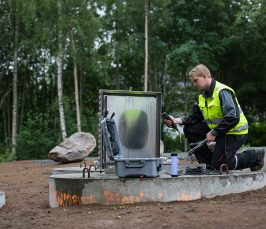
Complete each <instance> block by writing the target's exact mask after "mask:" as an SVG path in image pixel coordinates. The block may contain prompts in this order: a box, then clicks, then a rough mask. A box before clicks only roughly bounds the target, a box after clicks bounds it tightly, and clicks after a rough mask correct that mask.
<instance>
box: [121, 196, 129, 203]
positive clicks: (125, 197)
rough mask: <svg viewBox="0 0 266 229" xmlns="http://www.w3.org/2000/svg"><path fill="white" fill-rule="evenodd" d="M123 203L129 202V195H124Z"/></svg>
mask: <svg viewBox="0 0 266 229" xmlns="http://www.w3.org/2000/svg"><path fill="white" fill-rule="evenodd" d="M122 204H129V198H128V197H127V196H123V197H122Z"/></svg>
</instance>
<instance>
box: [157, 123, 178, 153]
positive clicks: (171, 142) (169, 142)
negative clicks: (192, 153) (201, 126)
mask: <svg viewBox="0 0 266 229" xmlns="http://www.w3.org/2000/svg"><path fill="white" fill-rule="evenodd" d="M166 129H168V130H170V129H169V128H166ZM166 129H164V130H166ZM162 141H163V143H164V152H165V153H172V152H182V151H183V144H182V142H180V135H176V133H174V132H168V131H167V132H166V131H163V134H162Z"/></svg>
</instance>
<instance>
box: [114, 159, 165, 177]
mask: <svg viewBox="0 0 266 229" xmlns="http://www.w3.org/2000/svg"><path fill="white" fill-rule="evenodd" d="M161 167H162V161H161V160H160V158H126V159H117V160H115V170H116V175H117V176H118V177H157V176H159V171H160V170H161Z"/></svg>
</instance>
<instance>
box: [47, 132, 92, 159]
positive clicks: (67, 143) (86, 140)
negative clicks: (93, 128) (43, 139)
mask: <svg viewBox="0 0 266 229" xmlns="http://www.w3.org/2000/svg"><path fill="white" fill-rule="evenodd" d="M95 146H96V140H95V137H94V136H93V135H92V134H90V133H85V132H77V133H75V134H72V135H71V136H70V137H69V138H67V139H66V140H64V141H63V142H61V143H60V144H59V145H58V146H56V147H54V148H53V149H52V150H51V151H50V152H49V154H48V157H49V159H51V160H53V161H56V162H63V163H66V162H76V161H82V160H83V159H84V158H85V157H87V156H89V155H90V153H91V152H92V151H93V149H94V148H95Z"/></svg>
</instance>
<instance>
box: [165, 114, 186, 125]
mask: <svg viewBox="0 0 266 229" xmlns="http://www.w3.org/2000/svg"><path fill="white" fill-rule="evenodd" d="M169 117H170V118H171V119H172V120H173V122H174V123H175V124H178V125H180V124H182V120H181V119H180V118H174V117H173V116H171V115H169ZM164 123H165V124H166V125H167V126H171V124H172V121H171V120H168V119H165V120H164Z"/></svg>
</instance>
